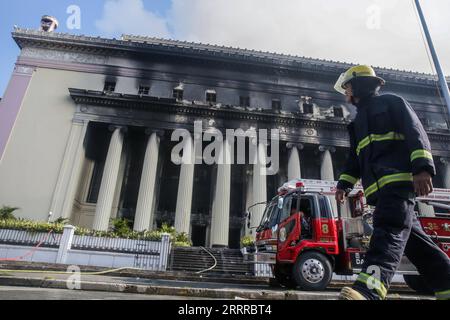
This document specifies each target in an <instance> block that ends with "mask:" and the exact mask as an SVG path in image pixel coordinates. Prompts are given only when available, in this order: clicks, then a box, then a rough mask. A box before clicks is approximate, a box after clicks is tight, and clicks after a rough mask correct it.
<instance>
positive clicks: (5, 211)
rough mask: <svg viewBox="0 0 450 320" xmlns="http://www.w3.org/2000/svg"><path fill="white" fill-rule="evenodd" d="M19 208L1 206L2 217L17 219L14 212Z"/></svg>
mask: <svg viewBox="0 0 450 320" xmlns="http://www.w3.org/2000/svg"><path fill="white" fill-rule="evenodd" d="M16 210H19V208H15V207H8V206H3V207H1V208H0V219H6V220H16V217H15V216H14V214H13V212H14V211H16Z"/></svg>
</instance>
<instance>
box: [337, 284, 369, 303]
mask: <svg viewBox="0 0 450 320" xmlns="http://www.w3.org/2000/svg"><path fill="white" fill-rule="evenodd" d="M339 300H367V299H366V297H364V296H363V295H362V294H361V293H359V292H358V291H356V290H355V289H352V288H350V287H344V288H342V290H341V293H340V294H339Z"/></svg>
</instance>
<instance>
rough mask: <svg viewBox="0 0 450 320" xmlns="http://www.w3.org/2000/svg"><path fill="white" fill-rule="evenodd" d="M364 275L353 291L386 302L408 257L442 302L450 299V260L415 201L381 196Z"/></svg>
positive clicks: (389, 194) (374, 215) (365, 261)
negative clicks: (425, 225) (423, 221)
mask: <svg viewBox="0 0 450 320" xmlns="http://www.w3.org/2000/svg"><path fill="white" fill-rule="evenodd" d="M378 199H379V200H378V201H377V205H376V208H375V211H374V214H373V227H374V230H373V234H372V237H371V240H370V244H369V249H368V251H367V253H366V256H365V259H364V263H363V266H362V272H361V273H360V274H359V276H358V278H357V280H356V281H355V283H354V285H353V288H354V289H355V290H357V291H359V292H360V293H361V294H363V295H364V296H365V297H366V298H368V299H374V300H378V299H384V298H385V297H386V294H387V289H389V285H390V283H391V280H392V278H393V276H394V274H395V272H396V270H397V268H398V266H399V264H400V260H401V258H402V256H403V254H405V255H406V256H407V257H408V259H409V260H410V261H411V262H412V263H413V264H414V265H415V267H416V268H417V270H418V271H419V273H420V274H421V275H422V276H423V277H424V279H425V281H426V283H427V285H428V286H429V287H430V288H432V289H433V291H434V292H435V294H436V297H437V298H438V299H439V298H441V299H449V298H450V296H449V295H450V259H449V258H448V256H447V255H446V254H445V253H444V252H443V251H442V250H441V249H440V248H439V247H438V246H437V245H436V244H435V243H434V242H433V241H432V240H431V238H430V237H429V236H428V235H427V234H425V232H424V231H423V229H422V227H421V225H420V222H419V220H418V219H417V216H416V214H415V212H414V205H415V202H414V200H413V198H412V197H409V198H408V197H401V196H399V195H398V194H395V193H392V192H390V193H387V192H384V193H381V192H380V194H379V198H378Z"/></svg>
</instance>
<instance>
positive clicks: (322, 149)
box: [319, 145, 336, 153]
mask: <svg viewBox="0 0 450 320" xmlns="http://www.w3.org/2000/svg"><path fill="white" fill-rule="evenodd" d="M319 151H320V152H325V151H330V152H331V153H334V152H336V148H335V147H333V146H324V145H320V146H319Z"/></svg>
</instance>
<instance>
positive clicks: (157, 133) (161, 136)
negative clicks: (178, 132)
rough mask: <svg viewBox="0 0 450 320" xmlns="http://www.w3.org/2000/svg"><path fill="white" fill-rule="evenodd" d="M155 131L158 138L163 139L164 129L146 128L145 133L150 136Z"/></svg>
mask: <svg viewBox="0 0 450 320" xmlns="http://www.w3.org/2000/svg"><path fill="white" fill-rule="evenodd" d="M154 133H155V134H156V135H157V136H158V138H160V139H161V138H163V137H164V133H165V131H164V130H162V129H154V128H146V129H145V134H146V135H148V136H151V135H152V134H154Z"/></svg>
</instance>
